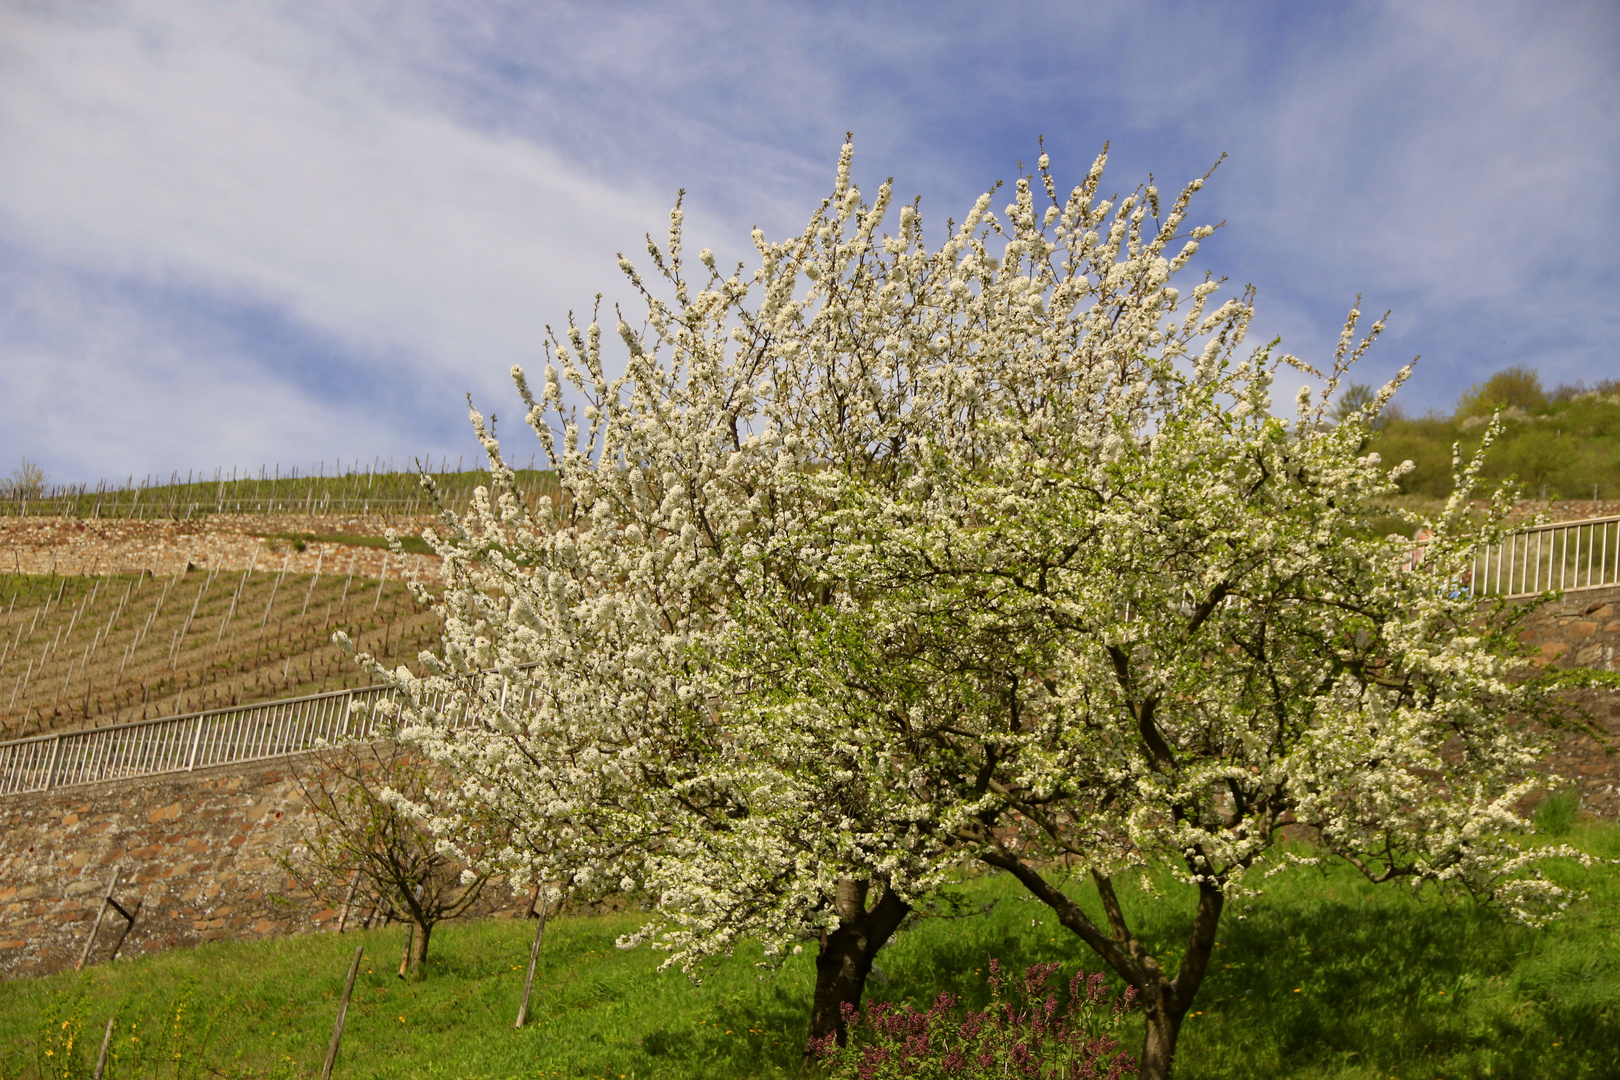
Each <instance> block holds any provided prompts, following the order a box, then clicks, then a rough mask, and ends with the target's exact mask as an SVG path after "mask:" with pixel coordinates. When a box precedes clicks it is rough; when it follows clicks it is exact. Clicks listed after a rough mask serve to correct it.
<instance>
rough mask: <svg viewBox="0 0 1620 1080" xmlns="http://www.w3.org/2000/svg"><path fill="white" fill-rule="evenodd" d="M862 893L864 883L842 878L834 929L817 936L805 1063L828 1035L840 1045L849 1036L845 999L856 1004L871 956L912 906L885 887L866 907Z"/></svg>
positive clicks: (869, 970) (865, 884) (863, 986)
mask: <svg viewBox="0 0 1620 1080" xmlns="http://www.w3.org/2000/svg"><path fill="white" fill-rule="evenodd" d="M866 891H867V883H866V882H864V881H855V880H852V879H849V878H845V879H842V880H840V881H839V883H838V898H837V900H836V902H835V910H837V912H838V918H839V925H838V929H837V930H835V931H833V932H832V933H830V934H822V935H821V951H820V952H819V953H817V954H816V991H815V997H814V998H813V999H812V1001H811V1006H810V1035H809V1038H808V1039H807V1040H806V1043H805V1050H804V1056H805V1060H806V1061H808V1060H810V1059H811V1058H812V1057H813V1056H814V1054H815V1047H816V1044H817V1043H818V1042H820V1041H821V1040H823V1039H825V1038H826V1037H827V1036H828V1035H834V1036H836V1038H837V1040H838V1045H839V1046H843V1045H844V1043H845V1040H846V1039H847V1038H848V1034H847V1033H846V1031H845V1029H844V1012H843V1007H844V1003H845V1002H848V1003H849V1004H851V1005H855V1006H859V1005H860V1003H861V994H862V992H863V991H864V990H865V989H866V977H867V975H869V974H870V973H871V971H872V961H873V959H874V958H875V957H876V956H877V954H878V950H879V949H881V948H883V946H884V945H885V944H887V943H888V940H889V938H891V937H892V936H894V932H895V931H896V930H897V929H899V927H900V923H901V921H902V920H904V919H905V917H906V916H907V915H908V914H910V912H911V905H910V904H907V903H905V902H904V901H902V900H900V899H899V898H898V897H896V896H895V895H894V893H893V892H891V891H889V890H888V889H885V890H884V891H883V895H882V896H881V897H880V898H879V899H878V902H877V903H876V904H874V905H873V906H872V909H871V910H870V911H868V910H867V909H866Z"/></svg>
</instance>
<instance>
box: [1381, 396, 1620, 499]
mask: <svg viewBox="0 0 1620 1080" xmlns="http://www.w3.org/2000/svg"><path fill="white" fill-rule="evenodd" d="M1504 375H1508V376H1510V378H1506V379H1504V378H1503V376H1504ZM1526 375H1528V376H1529V377H1528V378H1525V376H1526ZM1398 400H1399V399H1398V398H1397V401H1398ZM1496 408H1501V409H1502V418H1503V430H1502V434H1501V438H1500V439H1499V441H1498V442H1497V443H1496V444H1495V445H1494V446H1493V447H1492V448H1491V450H1490V453H1489V455H1488V457H1487V459H1486V465H1485V471H1484V475H1485V478H1486V479H1487V480H1488V481H1490V482H1493V483H1495V482H1500V481H1502V480H1505V479H1508V478H1510V477H1511V478H1514V479H1516V480H1517V481H1518V483H1519V484H1520V486H1521V488H1522V490H1523V494H1524V496H1525V497H1526V498H1531V499H1549V500H1550V499H1596V500H1613V499H1620V383H1616V382H1613V381H1609V382H1605V383H1602V384H1600V385H1599V386H1598V388H1597V389H1594V390H1589V389H1587V388H1585V387H1582V386H1575V387H1569V386H1563V387H1559V388H1557V389H1555V390H1554V391H1552V392H1551V393H1545V392H1543V391H1542V390H1541V387H1540V381H1539V379H1537V378H1536V377H1535V373H1534V372H1527V371H1525V369H1520V368H1509V369H1507V370H1506V371H1505V372H1498V373H1497V375H1495V376H1493V377H1492V378H1491V379H1488V380H1486V381H1485V382H1484V383H1481V384H1479V385H1478V386H1475V387H1473V388H1471V389H1470V390H1469V391H1468V392H1467V393H1465V394H1464V395H1463V396H1462V398H1461V399H1460V400H1459V401H1458V403H1457V407H1456V408H1455V409H1454V410H1453V411H1452V412H1451V413H1449V414H1442V413H1436V412H1431V413H1429V414H1428V415H1425V416H1422V417H1416V418H1413V417H1409V416H1407V415H1405V414H1404V413H1402V412H1400V410H1398V409H1397V410H1394V411H1393V412H1392V413H1391V414H1389V415H1388V416H1387V417H1386V418H1385V420H1384V422H1383V424H1382V430H1381V431H1380V432H1379V433H1378V435H1377V437H1376V438H1375V439H1374V441H1373V449H1376V450H1377V451H1378V452H1379V453H1380V454H1382V455H1383V457H1384V460H1385V461H1387V462H1390V463H1395V462H1399V461H1403V460H1407V459H1410V460H1411V461H1412V462H1413V463H1414V464H1415V465H1416V468H1415V469H1414V470H1413V471H1412V472H1411V473H1409V474H1408V475H1407V476H1406V478H1405V479H1404V480H1402V482H1401V489H1402V491H1403V492H1404V493H1406V494H1408V495H1416V496H1426V497H1431V498H1433V497H1443V496H1445V495H1446V494H1448V493H1449V492H1450V490H1451V454H1452V446H1453V444H1460V445H1461V447H1462V450H1463V453H1464V454H1465V455H1471V454H1472V453H1473V452H1474V451H1475V450H1477V449H1478V448H1479V445H1480V442H1481V440H1482V439H1483V438H1484V435H1485V431H1486V429H1487V427H1488V423H1489V416H1490V415H1491V413H1492V412H1493V411H1494V410H1495V409H1496Z"/></svg>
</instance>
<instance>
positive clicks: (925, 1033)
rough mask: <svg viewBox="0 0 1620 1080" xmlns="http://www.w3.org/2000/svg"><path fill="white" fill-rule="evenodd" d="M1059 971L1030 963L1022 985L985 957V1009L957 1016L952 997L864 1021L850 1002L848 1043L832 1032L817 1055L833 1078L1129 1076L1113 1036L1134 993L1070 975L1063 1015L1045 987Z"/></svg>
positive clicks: (874, 1008) (885, 1010) (1127, 1058)
mask: <svg viewBox="0 0 1620 1080" xmlns="http://www.w3.org/2000/svg"><path fill="white" fill-rule="evenodd" d="M1057 969H1058V965H1057V964H1056V963H1050V964H1033V965H1031V966H1030V967H1029V968H1028V969H1027V970H1026V971H1025V972H1024V976H1023V978H1022V979H1019V978H1016V977H1008V976H1007V975H1005V974H1003V972H1002V969H1001V964H1000V963H999V962H998V961H996V960H991V961H990V974H989V983H990V992H991V1003H990V1007H989V1008H987V1009H985V1010H984V1011H982V1012H977V1011H974V1010H972V1009H968V1010H967V1011H966V1012H964V1013H962V1014H961V1015H959V1016H958V1015H957V1014H956V1013H955V1011H954V1010H955V1007H956V1004H957V1002H956V999H955V998H953V997H952V996H951V995H950V994H948V993H942V994H940V995H939V997H938V998H936V999H935V1000H934V1005H933V1008H931V1009H929V1010H928V1011H927V1012H918V1011H917V1010H916V1009H914V1008H912V1007H911V1006H910V1005H905V1006H902V1007H899V1008H895V1007H893V1006H891V1005H888V1004H886V1003H883V1002H878V1003H876V1004H873V1005H870V1006H868V1008H867V1010H866V1013H865V1015H864V1016H862V1015H861V1013H860V1011H859V1010H857V1009H856V1008H855V1007H854V1006H853V1005H850V1004H847V1003H846V1004H845V1005H844V1024H845V1027H846V1028H847V1029H848V1031H849V1040H850V1041H849V1044H848V1045H847V1046H842V1047H841V1046H839V1045H838V1042H837V1035H836V1033H829V1034H828V1035H827V1036H826V1037H825V1038H822V1039H819V1040H816V1042H815V1045H814V1047H813V1049H814V1050H815V1052H816V1053H818V1054H819V1055H820V1056H822V1057H823V1058H824V1060H825V1061H826V1062H827V1063H828V1064H829V1065H830V1066H831V1073H832V1076H833V1077H835V1078H836V1080H856V1078H858V1080H886V1078H891V1077H892V1078H902V1077H903V1078H905V1080H925V1078H931V1077H959V1078H961V1080H974V1078H977V1077H985V1078H990V1077H996V1078H1000V1077H1008V1076H1020V1077H1037V1078H1042V1080H1045V1078H1051V1080H1059V1078H1062V1080H1071V1078H1073V1080H1079V1078H1082V1077H1084V1078H1087V1080H1091V1078H1095V1080H1103V1078H1107V1080H1117V1078H1118V1077H1121V1076H1126V1075H1135V1073H1136V1071H1137V1070H1136V1061H1135V1059H1133V1058H1132V1057H1131V1055H1130V1054H1129V1053H1127V1052H1126V1051H1124V1050H1122V1049H1120V1044H1119V1040H1118V1039H1117V1038H1116V1037H1115V1036H1114V1034H1113V1032H1114V1031H1115V1029H1117V1028H1118V1027H1119V1026H1120V1024H1121V1023H1123V1022H1124V1019H1125V1016H1126V1014H1127V1013H1128V1012H1129V1011H1130V1009H1131V1007H1132V1003H1133V999H1134V998H1135V997H1136V990H1135V988H1134V987H1126V989H1125V993H1124V994H1123V995H1122V996H1120V997H1117V998H1116V997H1114V995H1113V994H1112V993H1111V992H1110V991H1109V990H1108V988H1107V986H1106V984H1105V982H1104V977H1103V974H1102V972H1100V971H1099V972H1097V973H1095V974H1093V975H1090V976H1088V975H1086V973H1085V971H1083V970H1081V971H1076V972H1075V974H1074V978H1072V979H1070V980H1069V994H1068V998H1069V1003H1068V1010H1067V1011H1066V1012H1064V1013H1062V1014H1061V1015H1060V1014H1059V1005H1058V994H1057V990H1056V988H1055V987H1053V986H1052V985H1051V978H1052V976H1053V975H1054V974H1055V973H1056V972H1057Z"/></svg>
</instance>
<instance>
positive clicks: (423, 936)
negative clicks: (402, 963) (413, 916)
mask: <svg viewBox="0 0 1620 1080" xmlns="http://www.w3.org/2000/svg"><path fill="white" fill-rule="evenodd" d="M432 933H433V924H432V923H429V922H421V923H417V924H416V934H415V936H414V937H412V938H411V970H412V971H413V972H415V973H416V974H418V975H420V974H421V973H422V961H424V960H426V959H427V950H428V935H430V934H432Z"/></svg>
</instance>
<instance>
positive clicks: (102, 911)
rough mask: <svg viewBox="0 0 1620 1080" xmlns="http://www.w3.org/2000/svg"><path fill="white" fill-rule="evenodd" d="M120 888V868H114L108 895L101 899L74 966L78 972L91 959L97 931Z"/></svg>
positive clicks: (109, 882) (108, 880)
mask: <svg viewBox="0 0 1620 1080" xmlns="http://www.w3.org/2000/svg"><path fill="white" fill-rule="evenodd" d="M117 887H118V868H117V867H116V866H115V867H113V872H112V877H111V878H109V879H107V895H106V896H104V897H102V898H101V906H100V907H98V908H97V909H96V921H95V922H93V923H91V924H90V933H89V935H88V936H87V937H86V938H85V939H84V948H83V949H82V950H80V952H79V962H78V963H76V964H74V965H73V970H74V971H78V970H80V969H81V968H83V967H84V962H85V961H86V960H88V959H89V958H90V946H91V945H93V944H95V941H96V931H98V930H100V929H101V919H102V916H104V915H106V914H107V905H108V904H109V903H111V902H112V894H113V890H114V889H116V888H117Z"/></svg>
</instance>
